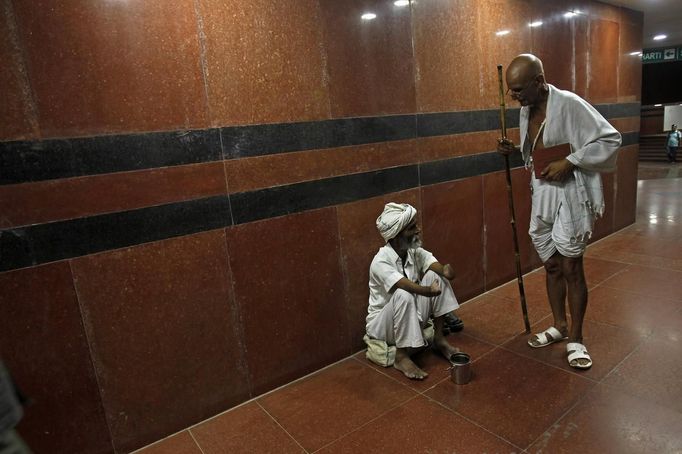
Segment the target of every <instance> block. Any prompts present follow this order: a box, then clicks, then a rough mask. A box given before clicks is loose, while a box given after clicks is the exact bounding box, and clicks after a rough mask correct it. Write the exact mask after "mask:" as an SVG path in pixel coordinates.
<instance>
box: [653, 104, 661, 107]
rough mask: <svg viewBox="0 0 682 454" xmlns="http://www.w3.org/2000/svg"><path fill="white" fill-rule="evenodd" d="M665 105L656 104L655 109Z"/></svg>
mask: <svg viewBox="0 0 682 454" xmlns="http://www.w3.org/2000/svg"><path fill="white" fill-rule="evenodd" d="M662 105H663V104H654V107H661V106H662Z"/></svg>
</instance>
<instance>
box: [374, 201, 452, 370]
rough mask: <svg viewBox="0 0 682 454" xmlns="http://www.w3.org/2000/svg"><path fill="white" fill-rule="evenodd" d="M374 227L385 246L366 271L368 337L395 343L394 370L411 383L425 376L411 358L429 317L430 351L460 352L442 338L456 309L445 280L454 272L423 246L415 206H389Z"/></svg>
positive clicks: (446, 354)
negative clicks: (431, 334)
mask: <svg viewBox="0 0 682 454" xmlns="http://www.w3.org/2000/svg"><path fill="white" fill-rule="evenodd" d="M376 224H377V229H379V233H380V234H381V236H382V237H383V238H384V240H385V241H386V245H385V246H384V247H382V248H381V249H379V252H377V254H376V256H375V257H374V259H373V260H372V264H371V265H370V269H369V309H368V315H367V335H368V336H369V337H370V338H372V339H378V340H383V341H385V342H386V343H387V344H388V345H395V347H396V352H395V361H394V363H393V367H395V368H396V369H398V370H400V371H401V372H402V373H403V374H405V376H406V377H408V378H410V379H413V380H423V379H424V378H426V376H427V375H428V374H427V373H426V372H425V371H423V370H422V369H420V368H419V367H417V365H416V364H415V363H414V362H412V360H411V359H410V356H412V355H413V354H414V353H416V352H418V351H420V350H422V349H423V348H425V347H426V346H428V342H427V341H426V340H425V339H424V336H423V333H422V328H424V327H425V326H426V325H427V324H428V323H429V320H430V319H431V318H433V319H434V339H433V348H434V349H436V350H437V351H439V352H440V353H441V354H442V355H443V356H444V357H445V358H447V359H450V358H451V356H452V355H453V354H454V353H457V351H458V350H457V349H456V348H454V347H453V346H451V345H450V344H449V343H448V341H447V340H446V339H445V336H444V334H443V326H444V323H445V316H446V315H447V314H449V313H450V312H452V311H453V310H455V309H457V308H458V307H459V304H458V302H457V298H456V297H455V293H454V292H453V290H452V286H451V285H450V282H448V280H451V279H453V278H454V277H455V273H454V271H453V269H452V267H451V266H450V265H441V264H440V263H439V262H438V260H436V258H435V257H434V256H433V254H431V253H430V252H429V251H427V250H425V249H423V248H422V247H421V237H420V234H421V231H420V229H419V225H418V224H417V210H416V209H415V208H414V207H412V206H410V205H408V204H398V203H388V204H386V206H385V207H384V211H383V213H382V214H381V216H379V218H378V219H377V222H376Z"/></svg>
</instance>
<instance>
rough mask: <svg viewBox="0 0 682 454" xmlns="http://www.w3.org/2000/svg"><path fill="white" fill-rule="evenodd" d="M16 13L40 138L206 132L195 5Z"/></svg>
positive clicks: (20, 9)
mask: <svg viewBox="0 0 682 454" xmlns="http://www.w3.org/2000/svg"><path fill="white" fill-rule="evenodd" d="M14 5H15V7H16V16H17V22H18V25H19V29H20V30H21V32H22V33H21V39H22V42H23V44H24V46H25V49H26V54H27V64H28V72H29V76H30V81H31V87H32V89H33V91H34V93H35V96H36V103H37V106H38V113H39V118H40V128H41V131H42V135H43V136H44V137H56V136H74V135H90V134H100V133H106V132H118V131H148V130H170V129H177V128H199V127H205V126H207V124H208V123H207V117H206V95H205V91H204V86H203V77H202V71H201V65H200V61H199V41H198V38H197V21H196V15H195V13H194V5H193V2H192V0H181V1H177V2H172V3H165V2H88V1H84V0H69V1H64V2H58V3H55V2H52V1H48V0H35V1H32V2H14Z"/></svg>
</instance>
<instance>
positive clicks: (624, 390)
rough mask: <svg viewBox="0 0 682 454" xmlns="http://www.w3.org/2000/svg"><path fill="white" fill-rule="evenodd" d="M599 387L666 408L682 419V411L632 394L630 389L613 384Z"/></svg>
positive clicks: (602, 384)
mask: <svg viewBox="0 0 682 454" xmlns="http://www.w3.org/2000/svg"><path fill="white" fill-rule="evenodd" d="M599 386H601V387H604V388H607V389H609V390H610V391H612V392H616V393H619V394H623V395H625V396H627V397H629V398H631V399H634V400H638V401H644V402H648V403H652V404H654V405H656V406H657V407H661V408H665V409H666V410H670V411H673V412H675V413H677V414H679V415H680V417H682V410H680V409H678V408H673V407H671V406H669V405H667V403H666V402H661V401H657V400H653V399H651V398H650V397H645V396H642V395H639V394H636V393H634V392H632V391H631V390H630V389H627V388H621V387H619V386H616V385H611V384H609V383H600V384H599Z"/></svg>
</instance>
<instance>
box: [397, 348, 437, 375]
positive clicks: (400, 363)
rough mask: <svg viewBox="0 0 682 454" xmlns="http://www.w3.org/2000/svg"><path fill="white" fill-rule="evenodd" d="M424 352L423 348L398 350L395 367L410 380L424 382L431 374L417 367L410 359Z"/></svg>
mask: <svg viewBox="0 0 682 454" xmlns="http://www.w3.org/2000/svg"><path fill="white" fill-rule="evenodd" d="M422 350H423V349H422V348H396V350H395V362H394V363H393V367H395V368H396V369H398V370H399V371H400V372H402V373H403V374H405V376H406V377H407V378H409V379H410V380H424V379H425V378H426V377H428V376H429V374H427V373H426V372H425V371H423V370H421V369H420V368H419V367H417V365H416V364H415V363H414V362H413V361H412V359H410V356H412V355H414V354H415V353H417V352H420V351H422Z"/></svg>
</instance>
